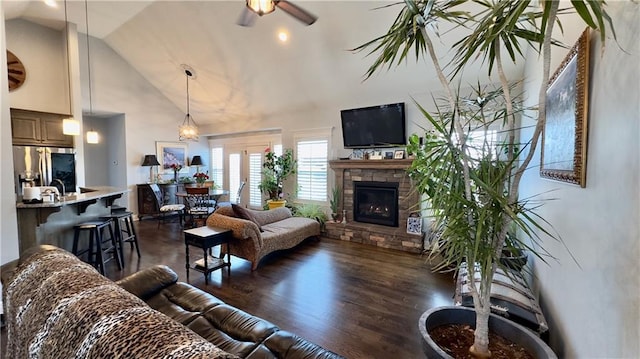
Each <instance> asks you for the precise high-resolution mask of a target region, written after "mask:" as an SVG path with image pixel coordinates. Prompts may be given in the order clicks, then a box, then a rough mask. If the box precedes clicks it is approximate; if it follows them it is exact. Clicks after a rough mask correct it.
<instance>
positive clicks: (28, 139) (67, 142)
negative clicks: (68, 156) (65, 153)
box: [11, 108, 73, 147]
mask: <svg viewBox="0 0 640 359" xmlns="http://www.w3.org/2000/svg"><path fill="white" fill-rule="evenodd" d="M66 117H69V116H68V115H62V114H57V113H47V112H38V111H28V110H20V109H15V108H12V109H11V135H12V140H13V144H14V145H18V146H47V147H73V136H70V135H65V134H63V133H62V119H64V118H66Z"/></svg>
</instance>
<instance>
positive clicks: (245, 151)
mask: <svg viewBox="0 0 640 359" xmlns="http://www.w3.org/2000/svg"><path fill="white" fill-rule="evenodd" d="M267 147H268V145H251V146H231V147H228V148H227V161H228V164H227V167H226V168H227V169H228V170H227V183H228V184H229V186H228V189H229V197H230V200H231V202H232V203H238V202H239V203H240V204H241V205H243V206H245V207H249V208H255V209H260V208H262V194H261V193H260V189H259V188H258V185H260V180H261V172H262V159H263V156H264V150H265V148H267ZM242 182H245V185H244V188H243V189H242V192H241V194H240V200H239V201H237V194H238V189H239V188H240V185H241V183H242Z"/></svg>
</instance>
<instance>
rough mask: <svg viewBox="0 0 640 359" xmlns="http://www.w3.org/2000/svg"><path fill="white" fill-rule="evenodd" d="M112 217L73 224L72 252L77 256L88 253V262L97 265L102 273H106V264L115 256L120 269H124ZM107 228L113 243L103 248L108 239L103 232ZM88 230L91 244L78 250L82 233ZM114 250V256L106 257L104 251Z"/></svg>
mask: <svg viewBox="0 0 640 359" xmlns="http://www.w3.org/2000/svg"><path fill="white" fill-rule="evenodd" d="M111 222H112V221H111V219H106V220H93V221H87V222H84V223H79V224H76V225H75V226H73V230H74V233H73V249H72V253H73V254H74V255H76V256H77V257H80V256H81V255H83V254H85V253H88V261H87V262H88V263H89V264H91V265H93V266H94V267H96V269H98V271H99V272H100V274H102V275H104V274H105V268H104V264H105V263H106V262H108V261H109V260H111V259H113V257H115V259H116V262H117V263H118V269H120V270H121V269H122V259H121V257H120V252H119V251H118V248H117V247H118V244H117V242H116V237H115V235H114V233H113V228H111ZM105 228H107V229H108V230H109V234H110V237H111V238H110V239H108V240H110V241H111V245H110V246H109V247H107V248H103V246H102V245H103V244H104V243H105V242H106V241H107V240H105V239H104V237H103V235H102V233H103V231H104V229H105ZM82 232H88V233H89V246H88V248H87V249H85V250H82V251H78V244H79V241H80V233H82ZM107 252H113V257H112V258H109V259H106V260H105V257H104V253H107Z"/></svg>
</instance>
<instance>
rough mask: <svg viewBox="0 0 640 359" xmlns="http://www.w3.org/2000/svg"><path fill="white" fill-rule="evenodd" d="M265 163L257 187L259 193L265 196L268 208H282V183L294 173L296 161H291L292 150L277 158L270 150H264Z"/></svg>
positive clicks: (287, 150)
mask: <svg viewBox="0 0 640 359" xmlns="http://www.w3.org/2000/svg"><path fill="white" fill-rule="evenodd" d="M265 153H266V154H265V161H264V163H263V164H262V181H261V182H260V184H259V185H258V188H259V189H260V191H261V192H262V193H264V194H266V195H267V197H268V200H267V205H268V206H269V208H270V209H271V208H277V207H282V206H284V205H285V204H286V201H285V200H284V199H283V190H282V189H283V183H284V181H285V180H286V179H287V178H288V177H289V176H290V175H292V174H295V173H296V165H297V161H296V160H294V159H293V150H292V149H290V148H288V149H286V150H285V151H284V153H283V154H282V156H277V155H276V154H275V153H274V152H272V151H271V149H270V148H267V149H265Z"/></svg>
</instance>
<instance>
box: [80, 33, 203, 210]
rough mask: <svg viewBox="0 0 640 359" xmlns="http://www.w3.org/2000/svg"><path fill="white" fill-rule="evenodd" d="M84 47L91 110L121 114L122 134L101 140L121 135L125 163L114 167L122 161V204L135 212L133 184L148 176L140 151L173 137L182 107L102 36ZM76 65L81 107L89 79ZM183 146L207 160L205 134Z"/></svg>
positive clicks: (153, 150)
mask: <svg viewBox="0 0 640 359" xmlns="http://www.w3.org/2000/svg"><path fill="white" fill-rule="evenodd" d="M82 36H84V35H82ZM89 46H90V52H91V53H90V58H91V86H92V93H91V95H92V105H93V111H94V112H97V113H104V112H108V113H120V114H124V118H125V121H124V123H125V125H124V126H125V128H124V135H116V138H104V141H108V142H110V143H112V141H118V143H122V141H123V140H124V142H123V143H122V145H118V147H120V148H122V147H124V148H125V149H126V150H125V151H126V154H125V160H124V162H125V163H122V164H119V165H118V166H119V167H120V166H122V167H123V168H124V170H125V171H126V186H127V187H128V188H129V189H130V190H131V192H130V193H129V196H128V197H129V199H128V203H123V204H124V205H127V206H128V207H129V209H131V210H132V211H134V212H137V197H136V186H135V185H136V184H139V183H145V182H147V181H148V178H149V168H148V167H142V166H140V165H141V164H142V159H143V158H144V155H145V154H155V153H156V141H178V126H179V125H180V124H182V120H183V119H184V115H185V114H184V112H183V109H179V108H177V107H176V106H175V105H174V104H173V103H171V102H170V101H168V100H167V99H166V98H165V97H164V96H163V95H162V94H161V93H160V92H159V91H158V90H157V89H156V88H155V87H153V86H152V85H151V84H149V82H148V81H146V80H145V79H144V78H143V77H142V76H141V75H140V74H139V73H138V72H137V71H136V70H134V69H133V68H132V67H131V66H129V64H128V63H127V62H125V61H124V60H123V59H122V58H121V57H120V56H119V55H118V54H116V53H115V52H114V51H113V50H112V49H111V48H110V47H109V46H107V45H106V44H105V43H104V42H103V41H102V40H99V39H96V38H93V37H90V45H89ZM79 52H80V58H81V59H85V58H86V41H80V47H79ZM80 66H81V73H82V75H83V76H82V88H83V89H85V90H84V91H83V103H84V106H83V108H84V109H88V108H89V97H88V90H86V89H88V85H89V81H88V77H87V71H86V70H87V69H86V61H80ZM179 71H182V70H181V69H180V68H179V67H177V68H176V72H179ZM185 96H186V92H185ZM101 120H107V121H108V119H101ZM85 130H86V129H85ZM114 132H116V133H117V132H119V131H114ZM120 136H123V137H124V139H123V138H120ZM188 146H189V148H188V153H189V158H191V157H192V155H193V154H200V155H202V156H203V161H208V159H209V154H208V148H209V147H208V143H207V140H206V138H201V139H200V142H188ZM111 161H112V160H111ZM170 177H172V176H166V179H169V178H170Z"/></svg>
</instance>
